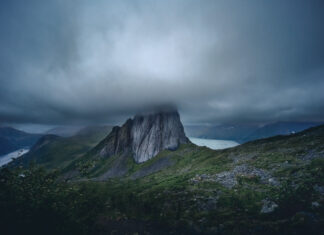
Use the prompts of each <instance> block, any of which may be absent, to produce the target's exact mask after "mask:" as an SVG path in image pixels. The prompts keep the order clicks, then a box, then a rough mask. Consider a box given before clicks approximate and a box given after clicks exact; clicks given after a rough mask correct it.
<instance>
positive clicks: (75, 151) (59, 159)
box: [16, 126, 111, 169]
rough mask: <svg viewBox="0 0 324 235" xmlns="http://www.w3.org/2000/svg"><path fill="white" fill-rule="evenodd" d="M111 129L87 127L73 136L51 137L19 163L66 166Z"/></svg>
mask: <svg viewBox="0 0 324 235" xmlns="http://www.w3.org/2000/svg"><path fill="white" fill-rule="evenodd" d="M110 129H111V127H110V126H106V127H86V128H84V129H82V130H81V131H80V132H78V133H77V134H76V135H74V136H72V137H65V138H64V137H58V136H57V137H56V138H50V140H49V141H47V142H46V144H44V145H42V146H40V147H39V146H34V149H31V152H30V153H29V154H27V156H26V157H25V158H22V159H17V163H18V164H19V163H23V164H25V165H26V164H28V163H29V162H30V161H33V162H35V163H37V164H39V165H42V166H44V167H46V168H48V169H54V168H60V169H62V168H65V167H66V166H68V165H69V164H71V162H73V161H74V160H76V159H78V158H79V157H81V156H82V155H83V154H84V153H86V152H87V151H89V150H90V149H91V148H93V147H94V146H95V145H96V144H98V142H99V141H100V140H102V139H103V138H104V137H105V136H106V135H107V133H108V132H109V131H110ZM45 137H46V136H45ZM49 137H51V136H49ZM53 137H55V136H53ZM35 147H37V148H35ZM17 163H16V164H17Z"/></svg>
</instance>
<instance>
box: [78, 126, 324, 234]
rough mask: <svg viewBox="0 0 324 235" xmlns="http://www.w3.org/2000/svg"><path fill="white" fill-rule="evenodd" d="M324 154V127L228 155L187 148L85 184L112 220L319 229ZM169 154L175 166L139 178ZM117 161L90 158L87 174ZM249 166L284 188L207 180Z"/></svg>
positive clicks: (247, 179) (245, 229) (225, 228)
mask: <svg viewBox="0 0 324 235" xmlns="http://www.w3.org/2000/svg"><path fill="white" fill-rule="evenodd" d="M323 155H324V126H320V127H317V128H311V129H309V130H307V131H303V132H301V133H298V134H295V135H291V136H276V137H272V138H268V139H264V140H258V141H253V142H249V143H246V144H244V145H241V146H238V147H236V148H232V149H227V150H220V151H214V150H210V149H208V148H204V147H197V146H195V145H193V144H188V145H183V146H181V147H180V148H179V149H178V150H177V151H163V152H161V153H160V154H159V155H158V156H157V157H155V158H153V159H151V160H149V161H147V162H145V163H143V164H136V163H134V161H133V160H132V159H131V158H130V157H129V158H128V161H127V168H128V171H127V174H126V175H125V176H124V177H123V178H117V179H111V180H108V181H107V182H93V181H91V182H84V183H83V184H85V185H86V186H87V187H89V188H93V190H94V191H96V192H97V193H99V194H102V196H103V197H104V198H106V199H107V202H106V219H107V220H108V221H109V220H116V219H117V220H120V219H121V218H127V219H126V220H129V219H130V218H133V219H138V218H141V219H142V220H144V221H145V220H147V221H152V220H154V221H161V222H163V223H168V224H169V225H172V226H173V225H177V226H179V225H186V226H190V227H192V228H194V229H195V231H196V232H210V233H215V232H222V233H225V234H233V233H234V234H235V233H236V234H241V233H247V234H249V233H263V234H264V233H265V234H267V233H268V234H273V233H274V232H281V233H292V232H296V231H299V232H301V233H304V232H312V231H313V232H317V231H320V230H321V229H323V227H320V226H321V224H324V220H323V204H324V199H323V193H320V192H319V191H318V190H316V188H318V187H323V186H324V160H323ZM166 157H167V158H168V159H169V160H170V161H172V163H173V164H172V166H169V167H167V168H164V169H163V170H161V171H158V172H156V173H153V174H150V175H148V176H145V177H142V178H139V179H136V180H133V179H132V175H133V174H134V173H136V172H139V171H140V170H143V169H145V168H149V167H150V166H152V165H154V164H155V163H156V162H157V161H159V160H160V159H162V158H166ZM117 158H118V156H116V157H113V158H109V159H91V158H87V160H86V161H84V162H81V163H82V164H88V167H87V168H86V170H85V171H84V172H83V174H84V176H86V177H88V178H91V179H94V178H95V177H97V176H99V175H101V174H102V173H103V172H105V171H107V169H109V168H110V167H113V166H114V161H116V159H117ZM241 165H248V166H250V167H254V168H257V169H261V170H263V171H266V172H268V173H269V174H271V177H273V178H275V179H276V180H277V181H278V182H279V184H278V185H272V184H268V183H264V182H261V181H260V178H259V177H255V176H252V177H251V176H250V175H244V174H242V175H238V176H236V180H237V181H238V184H237V185H235V186H234V187H233V188H228V187H224V185H222V184H221V183H220V182H217V181H215V180H204V178H203V177H204V175H207V177H209V178H208V179H213V178H215V175H216V174H218V173H221V172H226V171H231V170H233V169H234V168H235V167H236V166H241ZM193 179H196V180H195V182H194V181H193ZM265 199H266V200H268V201H271V202H274V203H276V204H277V205H278V207H277V208H276V209H275V210H274V211H273V212H272V213H268V214H262V213H260V211H261V208H262V206H263V201H262V200H265ZM313 202H316V203H318V204H319V206H314V205H313V204H312V203H313Z"/></svg>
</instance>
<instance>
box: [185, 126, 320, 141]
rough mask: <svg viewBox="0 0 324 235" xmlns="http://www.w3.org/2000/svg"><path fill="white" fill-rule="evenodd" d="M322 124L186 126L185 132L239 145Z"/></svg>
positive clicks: (198, 136)
mask: <svg viewBox="0 0 324 235" xmlns="http://www.w3.org/2000/svg"><path fill="white" fill-rule="evenodd" d="M320 124H321V123H318V122H275V123H269V124H266V125H263V126H259V125H256V124H250V125H248V124H233V125H225V124H224V125H218V126H209V125H187V126H185V131H186V133H187V135H188V136H190V137H197V138H207V139H220V140H234V141H236V142H239V143H245V142H248V141H251V140H257V139H262V138H267V137H271V136H275V135H288V134H292V133H296V132H299V131H303V130H305V129H307V128H310V127H313V126H318V125H320Z"/></svg>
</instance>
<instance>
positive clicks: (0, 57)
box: [0, 0, 324, 125]
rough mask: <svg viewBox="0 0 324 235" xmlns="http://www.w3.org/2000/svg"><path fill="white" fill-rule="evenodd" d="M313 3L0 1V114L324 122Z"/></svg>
mask: <svg viewBox="0 0 324 235" xmlns="http://www.w3.org/2000/svg"><path fill="white" fill-rule="evenodd" d="M323 22H324V4H323V1H321V0H319V1H305V0H302V1H298V0H292V1H282V0H280V1H260V0H256V1H228V0H226V1H225V0H224V1H198V0H196V1H190V0H189V1H188V0H185V1H174V0H172V1H157V0H156V1H149V0H147V1H144V0H143V1H136V0H129V1H117V0H116V1H107V0H105V1H100V0H96V1H90V0H89V1H83V0H80V1H72V0H71V1H67V0H54V1H43V0H39V1H33V0H29V1H25V0H21V1H13V0H8V1H5V0H2V1H1V3H0V52H1V53H0V123H6V124H10V123H16V124H17V123H20V124H47V125H56V124H75V123H82V124H93V123H119V122H121V121H124V119H125V118H126V117H127V116H132V115H134V114H135V113H136V112H138V111H141V110H146V109H148V108H150V107H153V106H156V105H158V106H159V105H165V104H174V105H176V106H177V107H178V108H179V111H180V114H181V117H182V120H183V121H184V123H187V124H188V123H191V124H192V123H211V124H216V123H225V122H226V123H247V122H248V123H249V122H251V123H264V122H272V121H310V120H312V121H323V120H324V23H323Z"/></svg>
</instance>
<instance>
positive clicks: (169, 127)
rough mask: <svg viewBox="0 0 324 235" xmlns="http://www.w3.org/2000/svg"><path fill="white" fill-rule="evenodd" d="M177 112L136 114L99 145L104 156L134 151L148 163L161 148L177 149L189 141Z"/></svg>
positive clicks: (99, 151) (98, 148)
mask: <svg viewBox="0 0 324 235" xmlns="http://www.w3.org/2000/svg"><path fill="white" fill-rule="evenodd" d="M188 142H189V140H188V138H187V137H186V135H185V133H184V129H183V126H182V123H181V121H180V116H179V113H178V112H177V111H167V112H158V113H152V114H146V115H136V116H135V117H134V119H128V120H127V121H126V123H125V124H124V125H123V126H122V127H119V126H116V127H114V128H113V129H112V132H111V133H110V134H109V135H108V136H107V137H106V138H105V139H104V140H103V141H102V142H101V143H99V145H98V146H97V147H96V148H95V149H96V150H95V152H97V153H95V154H99V155H100V156H101V157H110V156H113V155H125V154H126V155H127V154H131V155H132V156H133V158H134V160H135V162H137V163H141V162H145V161H147V160H149V159H151V158H152V157H154V156H156V155H157V154H158V153H159V152H160V151H161V150H165V149H169V150H176V149H177V148H178V147H179V146H180V144H185V143H188Z"/></svg>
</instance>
